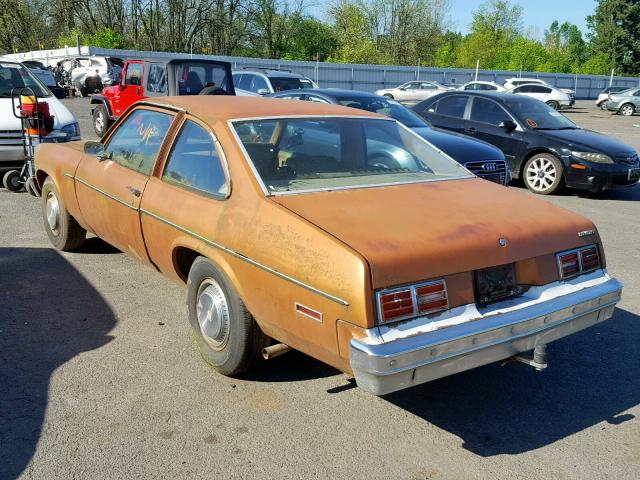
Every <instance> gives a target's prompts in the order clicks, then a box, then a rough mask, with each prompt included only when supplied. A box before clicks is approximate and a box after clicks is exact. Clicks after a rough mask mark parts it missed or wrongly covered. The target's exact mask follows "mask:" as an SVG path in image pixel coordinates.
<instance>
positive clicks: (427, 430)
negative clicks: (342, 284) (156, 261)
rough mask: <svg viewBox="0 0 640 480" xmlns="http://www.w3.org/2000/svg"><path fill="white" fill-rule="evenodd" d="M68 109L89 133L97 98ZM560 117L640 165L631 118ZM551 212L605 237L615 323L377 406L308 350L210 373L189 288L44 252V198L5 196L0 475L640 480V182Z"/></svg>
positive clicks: (116, 264)
mask: <svg viewBox="0 0 640 480" xmlns="http://www.w3.org/2000/svg"><path fill="white" fill-rule="evenodd" d="M65 102H66V103H67V104H68V105H69V107H70V108H71V109H72V111H73V112H74V113H75V114H76V115H77V116H78V118H79V120H80V121H81V130H82V133H83V136H84V138H86V139H94V138H95V136H94V135H93V130H92V128H91V126H90V123H89V118H90V117H89V106H88V101H87V100H86V99H80V98H76V99H71V100H66V101H65ZM567 115H568V116H569V117H570V118H571V119H572V120H574V121H575V122H576V123H578V124H579V125H580V126H583V127H585V128H590V129H593V130H598V131H601V132H604V133H607V134H610V135H612V136H615V137H617V138H620V139H621V140H623V141H625V142H627V143H629V144H631V145H633V146H634V147H635V148H636V149H637V150H639V151H640V116H638V115H636V116H634V117H620V116H614V115H611V114H609V113H608V112H603V111H600V110H597V109H595V107H594V106H593V102H578V104H577V106H576V108H575V109H573V110H572V111H570V112H568V113H567ZM634 125H639V126H638V127H636V126H634ZM512 188H518V187H512ZM520 190H521V191H522V192H523V194H528V193H526V191H525V190H524V189H522V188H520ZM548 201H551V202H553V203H556V204H559V205H562V206H564V207H566V208H568V209H571V210H574V211H576V212H579V213H581V214H583V215H585V216H587V217H589V218H591V219H592V220H593V221H594V222H595V223H596V225H597V226H598V227H599V229H600V233H601V236H602V239H603V242H604V246H605V250H606V253H607V263H608V268H609V270H610V272H611V273H612V274H614V275H615V276H616V277H618V278H619V279H620V280H621V281H622V282H623V283H624V284H625V286H626V288H625V291H624V293H623V299H622V301H621V303H620V304H619V305H618V307H619V308H618V309H617V310H616V313H615V315H614V317H613V319H612V320H610V321H608V322H605V323H604V324H601V325H598V326H596V327H593V328H592V329H589V330H586V331H583V332H580V333H577V334H575V335H572V336H570V337H568V338H565V339H562V340H560V341H558V342H555V343H553V344H551V345H550V346H549V368H548V369H547V370H546V371H544V372H542V373H537V372H535V371H533V370H532V369H531V368H528V367H526V366H524V365H520V364H509V365H507V366H504V367H500V366H499V365H488V366H485V367H482V368H479V369H475V370H472V371H469V372H465V373H461V374H458V375H455V376H452V377H448V378H444V379H441V380H437V381H434V382H432V383H428V384H425V385H422V386H419V387H416V388H413V389H411V390H405V391H401V392H397V393H395V394H392V395H389V396H386V397H384V398H378V397H374V396H371V395H369V394H366V393H364V392H362V391H361V390H359V389H357V388H351V385H350V384H349V383H348V382H347V381H346V379H345V377H344V375H342V374H340V373H339V372H337V371H335V370H333V369H332V368H330V367H328V366H326V365H324V364H322V363H320V362H318V361H316V360H314V359H312V358H310V357H307V356H305V355H303V354H299V353H297V352H292V353H289V354H287V355H283V356H281V357H278V358H276V359H274V360H271V361H270V362H268V363H267V364H266V365H265V366H264V367H263V368H262V369H260V370H258V371H256V372H253V373H251V374H249V375H246V376H244V377H242V378H236V379H231V378H226V377H223V376H220V375H218V374H216V373H215V372H214V371H212V370H211V369H209V368H208V367H207V366H206V365H205V364H204V362H202V361H201V359H200V358H199V356H198V354H197V352H196V350H195V348H194V345H193V341H192V338H191V334H190V331H189V327H188V324H187V319H186V307H185V290H184V289H183V288H182V287H181V286H178V285H174V284H173V283H171V282H170V281H168V280H166V279H165V278H163V277H162V276H161V275H160V274H158V273H156V272H154V271H153V270H152V269H151V268H149V267H146V266H143V265H141V264H139V263H137V262H136V261H135V260H133V259H132V258H131V257H128V256H127V255H125V254H123V253H121V252H119V251H117V250H115V249H113V248H111V247H110V246H108V245H106V244H105V243H103V242H101V241H100V240H98V239H95V238H94V239H90V240H89V241H88V242H87V243H86V245H85V246H84V247H83V248H82V250H81V251H79V252H77V253H60V252H57V251H55V250H53V249H51V247H50V245H49V242H48V239H47V236H46V233H45V231H44V229H43V227H42V219H41V214H40V206H39V202H38V200H37V199H35V198H33V197H31V196H29V195H27V194H26V193H21V194H12V193H9V192H6V191H5V190H0V226H1V227H0V287H1V288H0V479H5V478H6V479H10V478H15V477H21V478H34V479H71V478H74V479H75V478H78V479H84V478H91V479H97V478H137V479H146V478H154V479H158V478H167V479H169V478H170V479H174V478H205V477H206V478H214V479H244V478H251V479H261V478H286V479H316V478H317V479H325V478H349V479H360V478H362V479H365V478H366V479H407V480H418V479H421V480H425V479H467V478H469V479H489V478H490V479H507V478H509V479H536V478H549V479H569V478H571V479H574V478H575V479H602V478H616V479H638V478H640V421H639V418H638V417H639V416H640V380H639V379H640V360H639V359H640V291H639V290H638V284H639V283H640V243H639V241H638V239H639V238H640V221H639V220H638V219H639V218H640V186H636V187H634V188H633V189H628V190H624V191H614V192H605V193H604V194H602V195H599V196H582V195H577V194H575V193H573V192H564V193H562V194H561V195H557V196H554V197H549V198H548Z"/></svg>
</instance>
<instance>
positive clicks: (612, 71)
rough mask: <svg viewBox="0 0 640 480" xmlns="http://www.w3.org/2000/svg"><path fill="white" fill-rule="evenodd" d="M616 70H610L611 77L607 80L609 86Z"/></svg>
mask: <svg viewBox="0 0 640 480" xmlns="http://www.w3.org/2000/svg"><path fill="white" fill-rule="evenodd" d="M615 71H616V69H615V68H612V69H611V77H610V78H609V86H611V85H613V74H614V73H615Z"/></svg>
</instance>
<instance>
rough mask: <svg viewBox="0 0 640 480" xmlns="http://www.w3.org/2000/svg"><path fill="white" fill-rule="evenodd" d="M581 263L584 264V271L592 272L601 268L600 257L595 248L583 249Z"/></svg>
mask: <svg viewBox="0 0 640 480" xmlns="http://www.w3.org/2000/svg"><path fill="white" fill-rule="evenodd" d="M580 262H581V263H582V271H583V272H590V271H591V270H597V269H598V268H600V255H598V249H597V248H596V247H595V246H592V247H589V248H583V249H582V250H580Z"/></svg>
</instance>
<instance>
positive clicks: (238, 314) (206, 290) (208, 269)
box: [187, 257, 269, 375]
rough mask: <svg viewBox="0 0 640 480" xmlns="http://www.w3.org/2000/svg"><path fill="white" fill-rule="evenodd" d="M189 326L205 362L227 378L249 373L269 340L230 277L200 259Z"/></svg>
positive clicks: (190, 286) (190, 284) (192, 281)
mask: <svg viewBox="0 0 640 480" xmlns="http://www.w3.org/2000/svg"><path fill="white" fill-rule="evenodd" d="M187 308H188V313H189V323H190V324H191V329H192V330H193V334H194V336H195V339H196V343H197V345H198V350H200V354H201V355H202V358H203V359H204V360H205V361H206V362H207V363H208V364H210V365H211V366H212V367H213V368H215V369H216V370H217V371H218V372H220V373H222V374H223V375H237V374H239V373H242V372H244V371H246V370H249V369H250V368H251V367H253V366H254V365H255V364H257V363H258V362H259V361H260V360H261V359H262V357H261V352H262V349H263V348H264V347H266V346H268V345H269V337H267V336H266V335H264V333H262V330H260V327H259V326H258V324H257V323H256V321H255V320H254V319H253V317H252V316H251V314H250V313H249V311H248V310H247V308H246V307H245V305H244V303H243V302H242V300H241V299H240V297H239V295H238V293H237V292H236V290H235V288H233V285H232V284H231V282H230V281H229V280H228V279H227V277H226V276H225V275H224V274H223V273H222V272H221V271H220V270H219V269H217V268H216V267H215V266H214V265H213V263H211V261H210V260H208V259H207V258H204V257H198V258H197V259H196V260H195V262H193V265H192V266H191V269H190V270H189V279H188V281H187Z"/></svg>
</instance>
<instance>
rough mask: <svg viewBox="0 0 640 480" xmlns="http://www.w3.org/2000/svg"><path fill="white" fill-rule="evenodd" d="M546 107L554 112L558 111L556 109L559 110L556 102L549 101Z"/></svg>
mask: <svg viewBox="0 0 640 480" xmlns="http://www.w3.org/2000/svg"><path fill="white" fill-rule="evenodd" d="M547 105H549V106H550V107H551V108H553V109H554V110H558V108H560V105H559V104H558V102H556V101H555V100H549V101H548V102H547Z"/></svg>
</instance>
